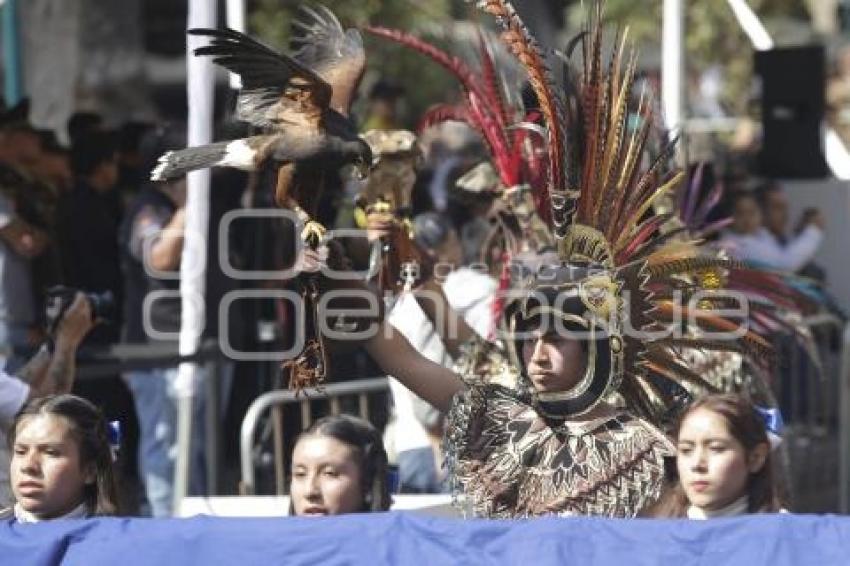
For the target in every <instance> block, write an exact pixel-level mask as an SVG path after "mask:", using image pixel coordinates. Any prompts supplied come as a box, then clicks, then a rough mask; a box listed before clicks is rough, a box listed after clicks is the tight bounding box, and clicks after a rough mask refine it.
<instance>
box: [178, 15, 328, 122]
mask: <svg viewBox="0 0 850 566" xmlns="http://www.w3.org/2000/svg"><path fill="white" fill-rule="evenodd" d="M189 33H190V34H192V35H202V36H207V37H210V38H212V39H211V41H210V43H209V45H206V46H204V47H199V48H198V49H195V55H208V56H211V57H213V62H214V63H216V64H218V65H221V66H222V67H224V68H226V69H227V70H229V71H231V72H233V73H236V74H238V75H239V76H240V77H241V78H242V92H240V94H239V98H238V100H237V102H236V117H237V118H238V119H240V120H244V121H246V122H250V123H251V124H254V125H255V126H259V127H261V128H270V129H279V128H281V127H282V125H283V124H290V125H291V124H298V125H301V126H304V127H307V128H319V127H320V125H321V119H322V116H323V115H324V113H325V111H326V110H327V108H328V106H329V104H330V102H331V93H332V90H331V85H330V84H328V83H327V82H326V81H325V80H324V79H322V77H321V76H319V75H318V74H316V72H314V70H313V69H311V68H310V67H308V66H306V65H304V64H303V63H302V62H300V61H298V60H296V59H295V58H293V57H290V56H288V55H285V54H281V53H277V52H275V51H274V50H272V49H270V48H269V47H266V46H265V45H263V44H262V43H260V42H258V41H255V40H253V39H251V38H250V37H248V36H247V35H245V34H243V33H240V32H238V31H235V30H232V29H224V30H218V29H191V30H189Z"/></svg>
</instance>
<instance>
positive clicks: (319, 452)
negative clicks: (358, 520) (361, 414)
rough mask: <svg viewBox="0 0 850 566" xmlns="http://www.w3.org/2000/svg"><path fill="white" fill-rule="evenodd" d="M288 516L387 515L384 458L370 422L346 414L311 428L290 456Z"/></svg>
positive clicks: (387, 503) (379, 441)
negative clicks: (290, 474)
mask: <svg viewBox="0 0 850 566" xmlns="http://www.w3.org/2000/svg"><path fill="white" fill-rule="evenodd" d="M289 493H290V501H291V503H290V514H292V515H303V516H322V515H342V514H344V513H364V512H375V511H387V510H389V508H390V494H389V489H388V487H387V453H386V451H385V450H384V444H383V442H382V440H381V435H380V434H378V431H377V430H375V427H373V426H372V425H371V424H369V423H368V422H366V421H364V420H362V419H358V418H355V417H350V416H346V415H340V416H333V417H325V418H323V419H320V420H318V421H316V422H315V423H313V426H311V427H310V428H309V429H307V431H305V432H304V433H303V434H302V435H301V436H300V437H299V438H298V441H297V442H296V443H295V450H294V451H293V453H292V483H291V484H290V488H289Z"/></svg>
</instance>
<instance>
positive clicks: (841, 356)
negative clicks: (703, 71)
mask: <svg viewBox="0 0 850 566" xmlns="http://www.w3.org/2000/svg"><path fill="white" fill-rule="evenodd" d="M803 323H804V324H805V326H806V327H808V329H809V330H810V331H811V332H812V334H813V336H814V345H815V348H816V352H817V357H818V359H819V360H820V363H821V367H820V369H819V368H818V367H817V366H816V364H815V363H813V361H812V359H811V358H810V357H809V355H808V353H807V352H805V351H804V349H803V348H802V347H800V346H799V345H798V344H797V343H796V341H795V340H794V339H793V338H792V337H790V336H787V335H786V336H784V337H783V339H781V340H778V341H777V342H776V345H777V350H778V354H779V357H780V365H779V368H778V371H777V373H778V378H777V379H776V380H775V383H774V391H775V393H776V396H777V399H778V401H779V403H780V407H781V408H782V409H783V417H784V419H785V422H786V428H785V433H784V435H783V436H784V444H785V446H784V450H785V453H786V454H787V459H788V467H789V469H790V480H791V485H790V490H791V493H790V495H791V500H792V501H791V502H792V506H793V510H794V511H797V512H820V513H824V512H838V511H846V509H847V508H848V485H847V484H848V482H850V433H848V425H850V383H848V379H850V375H848V370H850V366H848V364H850V360H848V353H850V330H848V329H847V328H845V326H844V323H843V322H842V321H841V319H839V318H837V317H835V316H833V315H831V314H819V315H816V316H813V317H809V318H807V319H805V320H804V321H803Z"/></svg>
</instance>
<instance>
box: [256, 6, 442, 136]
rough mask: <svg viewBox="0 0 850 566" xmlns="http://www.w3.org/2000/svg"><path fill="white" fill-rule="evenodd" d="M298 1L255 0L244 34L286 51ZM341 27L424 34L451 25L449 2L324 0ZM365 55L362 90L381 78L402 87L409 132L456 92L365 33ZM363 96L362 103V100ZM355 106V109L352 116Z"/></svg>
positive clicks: (417, 61) (426, 67) (435, 71)
mask: <svg viewBox="0 0 850 566" xmlns="http://www.w3.org/2000/svg"><path fill="white" fill-rule="evenodd" d="M301 3H302V2H301V1H300V0H284V1H281V0H253V1H252V2H249V4H248V12H249V14H248V31H249V32H250V33H252V34H255V35H256V36H258V37H260V38H261V39H263V40H264V41H266V42H267V43H269V44H271V45H274V46H276V47H278V48H281V49H283V48H285V46H286V44H287V42H288V39H289V33H290V24H291V22H292V20H293V17H294V16H296V14H297V11H298V6H299V5H300V4H301ZM322 3H323V4H324V5H326V6H327V7H328V8H330V9H331V10H332V11H333V12H334V13H335V14H336V15H337V17H338V18H339V20H340V21H341V22H342V24H343V26H346V27H351V26H361V25H364V24H367V23H372V24H379V25H383V26H388V27H396V28H399V29H403V30H406V31H412V32H414V33H423V30H424V29H425V28H427V27H428V26H433V25H434V24H435V23H440V22H444V23H445V24H446V25H451V15H452V10H453V8H455V6H453V2H452V1H451V0H429V1H428V2H419V1H417V0H392V1H387V0H357V1H356V2H355V1H352V0H323V1H322ZM364 40H365V42H366V50H367V51H366V52H367V56H368V63H367V65H368V66H367V75H366V77H365V79H364V83H363V85H362V86H361V94H363V92H362V91H363V88H366V89H368V88H369V85H370V84H373V83H374V82H375V81H376V80H378V79H379V78H381V79H385V80H389V81H391V82H394V83H396V84H400V85H402V86H403V87H404V88H405V91H406V96H405V104H406V111H405V115H406V116H405V118H406V120H405V121H406V122H407V126H408V127H413V125H415V122H416V119H417V118H418V116H419V115H421V113H422V112H423V111H424V110H425V109H426V108H427V107H428V106H429V105H431V104H434V103H436V102H442V101H445V100H446V97H447V93H448V95H449V96H450V95H451V93H453V92H455V91H456V85H455V82H454V79H453V78H452V77H450V76H449V75H448V74H447V73H445V72H444V71H443V70H442V69H440V68H439V67H437V66H436V65H434V64H432V63H430V62H429V61H427V60H426V59H425V58H423V57H422V56H420V55H417V54H415V53H412V52H410V51H408V50H406V49H403V48H401V47H398V46H396V45H393V44H390V43H389V42H387V41H385V40H381V39H376V38H372V37H369V36H367V35H366V34H364ZM362 98H363V97H362V96H361V100H362ZM356 110H357V107H355V111H356Z"/></svg>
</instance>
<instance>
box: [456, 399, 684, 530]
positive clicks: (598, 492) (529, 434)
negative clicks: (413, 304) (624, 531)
mask: <svg viewBox="0 0 850 566" xmlns="http://www.w3.org/2000/svg"><path fill="white" fill-rule="evenodd" d="M448 423H449V426H448V429H447V431H446V438H445V447H446V458H447V463H448V464H447V465H448V467H449V472H450V475H451V477H452V480H453V483H454V487H455V489H456V490H457V489H458V488H460V487H462V488H463V491H464V493H465V494H466V497H467V499H468V500H469V501H470V502H471V504H472V508H473V510H474V512H475V514H476V515H478V516H483V517H491V518H515V517H533V516H540V515H603V516H608V517H634V516H635V515H637V513H638V512H639V511H640V510H641V509H643V508H644V507H646V506H647V505H649V504H651V503H653V502H654V501H655V500H656V499H657V498H658V496H659V495H660V493H661V489H662V486H663V482H664V459H665V458H666V457H671V456H673V447H672V445H671V443H670V442H669V440H667V438H666V437H665V436H664V435H663V434H662V433H661V432H660V431H659V430H658V429H656V428H655V427H653V426H652V425H650V424H649V423H648V422H646V421H644V420H642V419H638V418H636V417H634V416H632V415H630V414H628V413H626V412H622V411H616V410H612V412H611V413H610V414H607V415H604V416H601V417H598V418H590V419H586V420H564V421H553V420H550V419H546V418H544V417H542V416H541V415H540V414H539V413H537V411H535V409H534V408H533V407H532V405H531V401H530V399H524V398H522V396H521V395H520V394H518V393H517V392H516V391H515V390H513V389H509V388H506V387H503V386H501V385H496V384H492V383H490V384H481V383H479V384H470V385H469V388H468V389H467V390H465V391H463V392H462V393H459V394H458V395H457V396H456V397H455V400H454V402H453V404H452V408H451V410H450V412H449V416H448Z"/></svg>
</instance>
